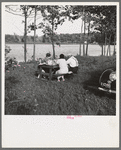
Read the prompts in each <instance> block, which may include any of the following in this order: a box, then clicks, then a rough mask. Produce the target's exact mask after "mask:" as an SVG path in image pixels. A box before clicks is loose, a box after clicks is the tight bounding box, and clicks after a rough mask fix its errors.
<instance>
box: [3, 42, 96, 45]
mask: <svg viewBox="0 0 121 150" xmlns="http://www.w3.org/2000/svg"><path fill="white" fill-rule="evenodd" d="M5 44H24V43H22V42H21V43H20V42H19V43H8V42H5ZM26 44H34V43H26ZM35 44H50V45H52V44H51V43H35ZM79 44H80V43H61V44H60V45H79ZM55 45H57V44H55ZM85 45H86V43H85ZM89 45H98V44H95V43H89Z"/></svg>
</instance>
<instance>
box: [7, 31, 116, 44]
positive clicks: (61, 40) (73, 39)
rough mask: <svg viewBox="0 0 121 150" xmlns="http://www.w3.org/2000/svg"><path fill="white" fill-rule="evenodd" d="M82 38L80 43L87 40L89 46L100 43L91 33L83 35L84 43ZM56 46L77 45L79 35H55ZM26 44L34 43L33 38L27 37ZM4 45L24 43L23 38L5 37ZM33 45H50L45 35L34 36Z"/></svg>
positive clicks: (96, 35)
mask: <svg viewBox="0 0 121 150" xmlns="http://www.w3.org/2000/svg"><path fill="white" fill-rule="evenodd" d="M83 36H84V34H83V33H82V34H81V37H82V38H81V43H83V42H85V43H86V41H87V39H89V41H88V43H89V44H98V43H100V40H99V38H98V37H99V36H100V34H99V33H92V34H90V35H89V36H88V34H87V33H86V34H85V41H83V40H84V39H83ZM55 39H56V44H60V45H61V44H79V43H80V34H79V33H74V34H57V35H56V37H55ZM26 42H27V43H28V44H33V43H34V36H27V39H26ZM5 43H6V44H7V43H11V44H12V43H16V44H17V43H18V44H19V43H24V36H19V35H15V34H14V35H9V34H6V35H5ZM35 43H36V44H42V43H51V41H50V39H49V38H48V37H46V36H45V35H43V36H36V37H35ZM111 45H113V38H111Z"/></svg>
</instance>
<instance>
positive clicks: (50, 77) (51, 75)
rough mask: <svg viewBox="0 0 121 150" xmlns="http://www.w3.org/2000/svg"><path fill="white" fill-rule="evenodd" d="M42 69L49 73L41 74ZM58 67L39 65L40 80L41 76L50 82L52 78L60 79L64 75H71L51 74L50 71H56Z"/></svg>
mask: <svg viewBox="0 0 121 150" xmlns="http://www.w3.org/2000/svg"><path fill="white" fill-rule="evenodd" d="M43 68H48V69H49V73H46V72H42V69H43ZM57 68H58V65H52V66H51V65H40V69H39V74H40V80H41V79H42V75H44V76H47V77H48V78H49V81H51V79H52V78H57V77H62V76H65V75H71V74H73V73H72V72H68V73H67V74H53V72H52V70H53V69H57Z"/></svg>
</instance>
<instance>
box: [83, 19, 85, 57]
mask: <svg viewBox="0 0 121 150" xmlns="http://www.w3.org/2000/svg"><path fill="white" fill-rule="evenodd" d="M85 25H86V24H85V19H84V37H83V56H85Z"/></svg>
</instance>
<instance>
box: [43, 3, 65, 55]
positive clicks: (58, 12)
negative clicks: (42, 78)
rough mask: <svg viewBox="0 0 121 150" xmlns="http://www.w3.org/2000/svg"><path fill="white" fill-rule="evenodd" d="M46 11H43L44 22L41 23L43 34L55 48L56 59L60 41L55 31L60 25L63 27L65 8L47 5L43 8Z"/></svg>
mask: <svg viewBox="0 0 121 150" xmlns="http://www.w3.org/2000/svg"><path fill="white" fill-rule="evenodd" d="M43 7H44V9H43V11H42V16H43V21H44V23H43V24H42V23H41V27H42V28H43V33H44V34H45V36H46V37H49V39H50V41H51V43H52V48H53V58H55V45H54V44H55V42H58V39H57V38H55V37H57V35H56V33H55V31H56V29H57V27H58V25H62V24H63V22H64V21H65V16H66V15H65V13H66V11H65V8H64V7H63V6H58V5H47V6H43Z"/></svg>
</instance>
